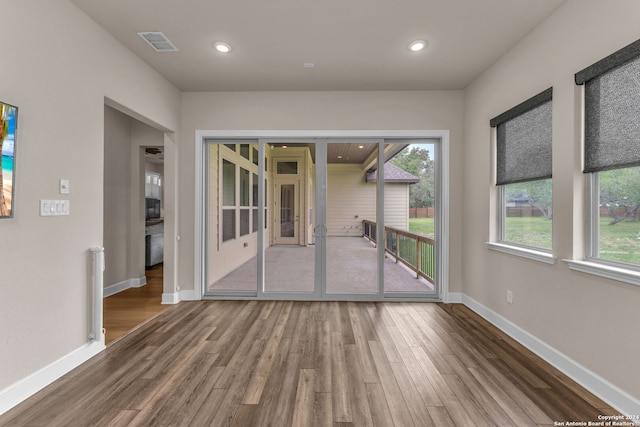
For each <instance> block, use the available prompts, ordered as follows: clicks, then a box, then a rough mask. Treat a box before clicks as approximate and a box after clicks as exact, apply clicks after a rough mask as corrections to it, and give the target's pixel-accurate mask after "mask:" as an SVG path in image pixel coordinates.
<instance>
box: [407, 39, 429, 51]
mask: <svg viewBox="0 0 640 427" xmlns="http://www.w3.org/2000/svg"><path fill="white" fill-rule="evenodd" d="M427 44H428V43H427V42H426V41H425V40H416V41H413V42H411V43H409V50H410V51H411V52H420V51H421V50H423V49H424V48H425V47H427Z"/></svg>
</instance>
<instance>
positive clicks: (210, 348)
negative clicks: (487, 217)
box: [0, 301, 616, 427]
mask: <svg viewBox="0 0 640 427" xmlns="http://www.w3.org/2000/svg"><path fill="white" fill-rule="evenodd" d="M615 413H616V411H614V410H613V409H612V408H610V407H609V406H608V405H606V404H605V403H604V402H602V401H601V400H599V399H598V398H596V397H595V396H593V395H592V394H590V393H588V392H587V391H586V390H584V389H582V388H581V387H579V386H577V385H576V384H575V383H574V382H573V381H571V380H570V379H568V378H567V377H566V376H564V375H563V374H561V373H560V372H558V371H557V370H555V369H554V368H552V367H551V366H549V365H548V364H547V363H545V362H544V361H542V360H541V359H539V358H538V357H536V356H535V355H533V354H532V353H530V352H529V351H527V350H526V349H524V348H523V347H522V346H520V345H519V344H517V343H515V342H514V341H513V340H511V339H510V338H509V337H507V336H506V335H505V334H503V333H502V332H501V331H499V330H497V329H496V328H494V327H493V326H491V325H490V324H488V323H487V322H486V321H484V320H483V319H482V318H480V317H479V316H477V315H476V314H475V313H473V312H472V311H470V310H469V309H468V308H466V307H465V306H463V305H459V304H451V305H445V304H429V303H352V302H292V301H277V302H273V301H264V302H258V301H199V302H182V303H180V304H179V305H177V306H171V307H170V308H168V309H167V310H165V311H164V312H162V313H161V314H160V315H159V316H157V317H156V318H154V319H153V320H152V321H150V322H148V323H146V324H145V325H143V326H142V327H140V328H139V329H137V330H136V331H134V332H133V333H131V334H129V335H127V336H125V337H124V338H122V339H120V340H118V341H117V342H115V343H114V344H112V345H111V346H109V347H108V348H107V349H106V350H105V351H104V352H103V353H101V354H99V355H98V356H96V357H94V358H93V359H92V360H90V361H89V362H87V363H85V364H84V365H82V366H80V367H79V368H77V369H75V370H74V371H72V372H70V373H69V374H67V375H65V376H64V377H63V378H61V379H60V380H58V381H56V382H55V383H53V384H52V385H50V386H49V387H47V388H46V389H44V390H43V391H41V392H40V393H38V394H36V395H35V396H33V397H32V398H30V399H28V400H27V401H25V402H23V403H22V404H20V405H18V406H17V407H15V408H13V409H12V410H10V411H9V412H7V413H6V414H4V415H2V416H0V425H3V426H5V425H6V426H263V425H273V426H289V425H292V426H368V425H377V426H420V427H422V426H476V425H477V426H551V425H553V424H554V421H587V420H594V421H597V419H598V415H600V414H606V415H613V414H615Z"/></svg>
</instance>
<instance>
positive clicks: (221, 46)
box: [213, 42, 231, 53]
mask: <svg viewBox="0 0 640 427" xmlns="http://www.w3.org/2000/svg"><path fill="white" fill-rule="evenodd" d="M213 47H215V48H216V50H217V51H218V52H220V53H229V52H231V46H229V44H228V43H225V42H215V43H214V44H213Z"/></svg>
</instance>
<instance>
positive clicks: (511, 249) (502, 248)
mask: <svg viewBox="0 0 640 427" xmlns="http://www.w3.org/2000/svg"><path fill="white" fill-rule="evenodd" d="M486 245H487V248H488V249H491V250H494V251H498V252H504V253H506V254H511V255H515V256H519V257H522V258H527V259H530V260H533V261H538V262H543V263H545V264H555V263H556V257H554V256H553V255H552V254H550V253H548V252H543V251H537V250H535V249H528V248H521V247H519V246H512V245H506V244H504V243H493V242H487V243H486Z"/></svg>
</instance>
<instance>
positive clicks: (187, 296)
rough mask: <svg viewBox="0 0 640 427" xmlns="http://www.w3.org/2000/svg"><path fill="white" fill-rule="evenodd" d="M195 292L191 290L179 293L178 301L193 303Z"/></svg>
mask: <svg viewBox="0 0 640 427" xmlns="http://www.w3.org/2000/svg"><path fill="white" fill-rule="evenodd" d="M195 300H196V291H194V290H193V289H187V290H183V291H180V301H195Z"/></svg>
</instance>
